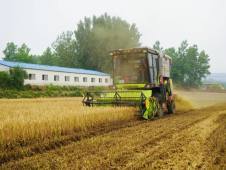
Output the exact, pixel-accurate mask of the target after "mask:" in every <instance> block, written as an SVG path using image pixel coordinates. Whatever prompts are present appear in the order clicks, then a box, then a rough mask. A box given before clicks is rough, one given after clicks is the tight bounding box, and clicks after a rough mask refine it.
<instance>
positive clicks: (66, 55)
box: [48, 31, 78, 67]
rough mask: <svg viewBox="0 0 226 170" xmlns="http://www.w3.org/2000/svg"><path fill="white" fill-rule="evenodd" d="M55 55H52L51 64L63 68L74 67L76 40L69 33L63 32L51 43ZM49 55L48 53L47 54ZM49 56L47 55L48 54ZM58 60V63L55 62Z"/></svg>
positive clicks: (75, 63)
mask: <svg viewBox="0 0 226 170" xmlns="http://www.w3.org/2000/svg"><path fill="white" fill-rule="evenodd" d="M53 49H54V50H55V55H56V56H55V55H52V57H51V58H52V59H53V60H52V63H53V64H57V63H58V65H60V66H65V67H76V66H78V65H77V53H76V40H75V38H74V34H73V32H71V31H67V32H63V33H62V34H61V35H60V36H58V38H57V40H56V41H55V42H54V43H53ZM48 53H49V52H48ZM48 55H49V54H48ZM57 60H58V61H57Z"/></svg>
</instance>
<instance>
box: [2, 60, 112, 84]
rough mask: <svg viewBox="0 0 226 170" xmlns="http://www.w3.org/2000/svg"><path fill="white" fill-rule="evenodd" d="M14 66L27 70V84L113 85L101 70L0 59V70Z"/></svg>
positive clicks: (107, 75)
mask: <svg viewBox="0 0 226 170" xmlns="http://www.w3.org/2000/svg"><path fill="white" fill-rule="evenodd" d="M14 67H20V68H22V69H23V70H25V71H26V72H27V74H28V79H26V80H25V84H30V85H50V84H52V85H59V86H67V85H70V86H109V85H112V80H111V77H110V75H109V74H106V73H103V72H99V71H93V70H85V69H77V68H66V67H58V66H48V65H39V64H28V63H19V62H11V61H3V60H0V71H9V69H10V68H14Z"/></svg>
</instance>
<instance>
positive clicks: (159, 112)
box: [157, 103, 164, 117]
mask: <svg viewBox="0 0 226 170" xmlns="http://www.w3.org/2000/svg"><path fill="white" fill-rule="evenodd" d="M157 116H158V117H163V116H164V112H163V110H162V106H161V104H160V103H158V111H157Z"/></svg>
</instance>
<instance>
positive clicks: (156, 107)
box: [82, 48, 175, 119]
mask: <svg viewBox="0 0 226 170" xmlns="http://www.w3.org/2000/svg"><path fill="white" fill-rule="evenodd" d="M110 55H111V56H112V59H113V84H114V88H113V89H112V90H110V91H102V92H86V93H85V94H84V98H83V101H82V102H83V104H84V105H85V106H105V105H112V106H115V107H117V106H134V107H138V108H139V113H140V115H141V116H142V117H143V118H144V119H152V118H154V117H156V116H159V117H161V116H163V115H164V114H165V113H174V112H175V102H174V97H173V93H172V87H173V86H172V80H171V79H170V68H171V65H172V59H171V58H170V57H169V56H167V55H165V54H162V53H160V52H158V51H157V50H154V49H150V48H132V49H119V50H114V51H112V52H111V53H110Z"/></svg>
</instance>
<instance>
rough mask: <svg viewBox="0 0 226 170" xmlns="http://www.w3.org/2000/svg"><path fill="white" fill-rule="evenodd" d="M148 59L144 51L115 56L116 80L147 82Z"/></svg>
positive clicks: (117, 81) (121, 82)
mask: <svg viewBox="0 0 226 170" xmlns="http://www.w3.org/2000/svg"><path fill="white" fill-rule="evenodd" d="M147 68H148V66H147V59H146V57H145V55H144V54H143V53H136V54H127V55H119V56H115V57H114V80H115V82H116V83H119V84H123V83H125V84H126V83H129V84H131V83H140V84H142V83H147V82H148V69H147Z"/></svg>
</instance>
